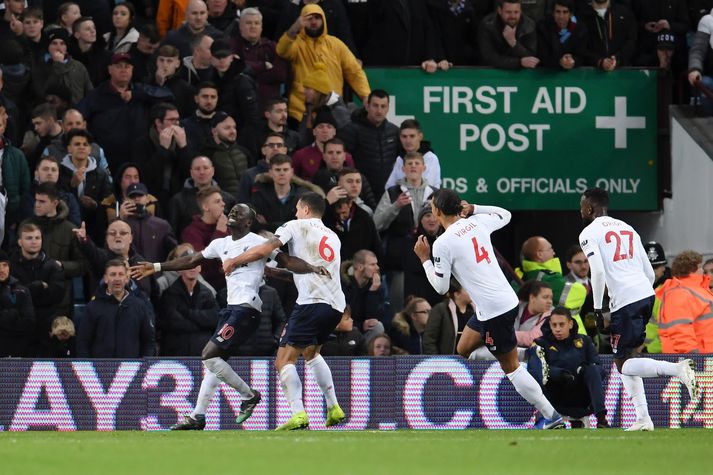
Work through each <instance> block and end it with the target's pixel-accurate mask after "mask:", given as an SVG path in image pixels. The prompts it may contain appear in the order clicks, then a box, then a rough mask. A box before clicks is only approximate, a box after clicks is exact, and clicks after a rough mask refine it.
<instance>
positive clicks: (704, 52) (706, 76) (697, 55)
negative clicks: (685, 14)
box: [688, 10, 713, 116]
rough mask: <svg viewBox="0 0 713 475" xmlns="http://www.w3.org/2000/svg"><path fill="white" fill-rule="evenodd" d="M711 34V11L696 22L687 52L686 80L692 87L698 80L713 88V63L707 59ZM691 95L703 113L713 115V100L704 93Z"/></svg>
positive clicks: (709, 52)
mask: <svg viewBox="0 0 713 475" xmlns="http://www.w3.org/2000/svg"><path fill="white" fill-rule="evenodd" d="M711 11H713V10H711ZM711 34H713V13H708V14H706V15H704V16H703V17H702V18H701V20H700V22H699V23H698V28H697V30H696V34H695V36H694V37H693V40H692V43H691V48H690V50H689V52H688V82H689V83H690V84H691V86H693V87H698V85H699V84H698V83H699V82H700V83H701V84H700V85H701V86H704V87H705V88H707V89H708V90H713V63H711V61H710V60H709V57H710V55H711V44H710V41H711ZM692 95H695V96H697V98H696V100H697V102H698V103H699V104H701V106H702V109H703V111H702V112H703V114H704V115H707V116H710V115H713V102H712V101H711V100H710V99H708V97H706V95H705V94H703V93H701V92H700V91H693V94H692Z"/></svg>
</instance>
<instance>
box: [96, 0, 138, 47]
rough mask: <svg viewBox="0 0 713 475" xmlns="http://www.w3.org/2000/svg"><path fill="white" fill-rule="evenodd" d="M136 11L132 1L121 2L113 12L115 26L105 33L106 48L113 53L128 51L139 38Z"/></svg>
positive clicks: (112, 21)
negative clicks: (135, 21)
mask: <svg viewBox="0 0 713 475" xmlns="http://www.w3.org/2000/svg"><path fill="white" fill-rule="evenodd" d="M134 16H136V11H135V10H134V5H133V4H131V3H130V2H124V3H119V4H117V5H116V6H115V7H114V10H112V13H111V23H112V25H113V28H112V29H111V31H109V32H107V33H105V34H104V41H106V48H107V49H108V50H109V51H110V52H111V53H112V54H118V53H128V52H129V50H130V49H131V46H132V45H133V44H134V43H136V42H137V41H138V40H139V32H138V31H136V28H134Z"/></svg>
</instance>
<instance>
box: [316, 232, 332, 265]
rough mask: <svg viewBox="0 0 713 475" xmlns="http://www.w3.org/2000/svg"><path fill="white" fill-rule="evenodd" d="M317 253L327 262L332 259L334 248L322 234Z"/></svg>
mask: <svg viewBox="0 0 713 475" xmlns="http://www.w3.org/2000/svg"><path fill="white" fill-rule="evenodd" d="M319 255H320V257H321V258H322V259H324V260H325V261H327V262H332V261H333V260H334V249H332V247H331V246H330V245H329V244H327V236H322V240H321V241H319Z"/></svg>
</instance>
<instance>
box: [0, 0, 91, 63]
mask: <svg viewBox="0 0 713 475" xmlns="http://www.w3.org/2000/svg"><path fill="white" fill-rule="evenodd" d="M44 20H45V19H44V14H43V13H42V8H41V7H30V8H28V9H26V10H25V11H24V12H22V36H20V37H19V38H16V39H17V41H19V42H21V44H22V49H23V51H24V52H25V54H26V57H25V58H24V59H25V61H27V59H29V60H30V64H32V62H34V61H35V60H36V59H37V58H39V57H40V56H43V55H44V54H45V45H44V38H43V34H42V30H43V28H44V26H45V21H44ZM10 44H11V43H9V42H6V43H5V47H6V48H8V47H11V46H10ZM72 56H73V57H74V55H72ZM85 66H86V65H85Z"/></svg>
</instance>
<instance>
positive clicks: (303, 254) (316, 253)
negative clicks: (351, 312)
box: [275, 218, 346, 312]
mask: <svg viewBox="0 0 713 475" xmlns="http://www.w3.org/2000/svg"><path fill="white" fill-rule="evenodd" d="M275 237H276V238H277V239H279V240H280V242H281V243H282V244H283V245H285V244H287V245H288V249H289V251H290V252H289V253H290V255H291V256H295V257H299V258H300V259H302V260H304V261H305V262H307V263H308V264H311V265H313V266H322V267H325V268H326V269H327V270H329V273H330V274H331V277H325V276H321V275H317V274H314V273H309V274H293V277H294V279H295V286H296V287H297V304H298V305H308V304H314V303H326V304H328V305H330V306H331V307H332V308H333V309H335V310H337V311H339V312H343V311H344V307H345V306H346V299H345V298H344V292H342V285H341V282H340V277H339V271H340V266H341V258H340V254H339V253H340V251H341V247H342V243H341V241H340V240H339V237H337V235H336V234H334V232H333V231H332V230H331V229H329V228H328V227H327V226H325V225H324V223H322V220H321V219H317V218H309V219H295V220H292V221H288V222H286V223H285V224H283V225H282V226H280V227H279V228H278V229H277V231H275Z"/></svg>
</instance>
